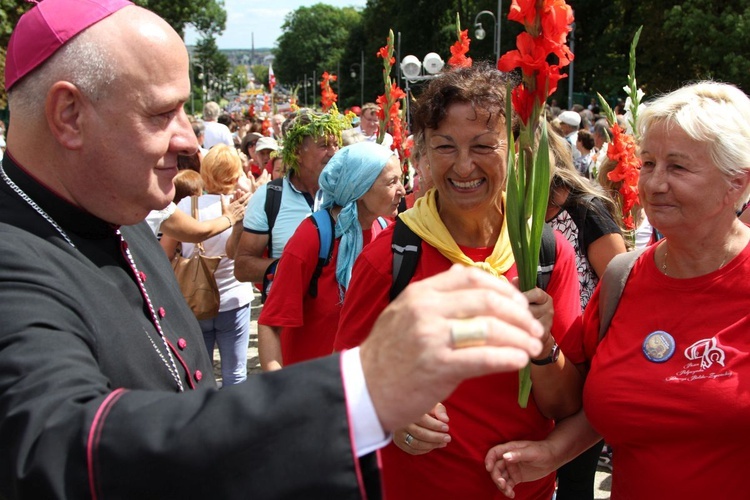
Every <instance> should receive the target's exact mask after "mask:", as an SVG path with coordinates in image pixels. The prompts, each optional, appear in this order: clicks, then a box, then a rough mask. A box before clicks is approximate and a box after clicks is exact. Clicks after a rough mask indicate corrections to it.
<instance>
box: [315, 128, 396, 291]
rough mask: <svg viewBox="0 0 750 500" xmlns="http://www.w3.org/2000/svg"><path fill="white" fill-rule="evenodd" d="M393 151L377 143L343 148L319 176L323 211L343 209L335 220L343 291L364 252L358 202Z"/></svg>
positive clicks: (338, 267) (360, 143)
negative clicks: (335, 207)
mask: <svg viewBox="0 0 750 500" xmlns="http://www.w3.org/2000/svg"><path fill="white" fill-rule="evenodd" d="M392 156H393V151H391V150H390V149H388V148H386V147H384V146H381V145H380V144H376V143H374V142H368V141H364V142H358V143H356V144H352V145H350V146H347V147H345V148H342V149H340V150H339V151H338V152H337V153H336V154H335V155H333V158H331V159H330V160H329V161H328V164H327V165H326V166H325V168H324V169H323V172H321V174H320V180H319V182H320V189H321V191H322V192H323V202H322V204H321V206H320V209H321V210H326V209H329V208H331V207H332V206H334V205H338V206H340V207H342V209H341V212H340V213H339V217H338V219H337V220H336V238H338V237H341V243H339V254H338V259H337V261H336V281H338V283H339V285H340V286H341V287H342V291H343V290H345V289H346V288H347V287H348V286H349V281H350V280H351V279H352V267H353V266H354V260H355V259H356V258H357V256H358V255H359V254H360V252H362V228H361V227H360V225H359V214H358V212H357V200H358V199H360V198H361V197H362V196H364V194H365V193H367V191H369V190H370V188H371V187H372V185H373V184H374V183H375V179H377V178H378V176H379V175H380V172H382V171H383V168H385V165H386V163H388V160H390V158H391V157H392Z"/></svg>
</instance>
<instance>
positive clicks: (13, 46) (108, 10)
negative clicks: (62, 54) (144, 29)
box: [5, 0, 133, 91]
mask: <svg viewBox="0 0 750 500" xmlns="http://www.w3.org/2000/svg"><path fill="white" fill-rule="evenodd" d="M128 5H133V3H132V2H130V1H129V0H44V1H41V2H39V3H37V4H36V5H35V6H34V7H32V9H31V10H29V11H28V12H26V13H25V14H24V15H23V16H21V19H19V21H18V24H16V27H15V29H14V30H13V33H12V34H11V36H10V41H9V42H8V51H7V54H6V60H5V90H6V91H7V90H10V88H11V87H12V86H13V85H14V84H15V83H16V82H18V81H19V80H20V79H21V78H23V77H24V76H26V75H27V74H28V73H30V72H32V71H33V70H35V69H36V68H37V67H39V66H40V65H42V64H43V63H44V62H45V61H46V60H47V59H49V58H50V57H51V56H52V54H54V53H55V52H56V51H57V49H59V48H60V47H62V46H63V45H65V43H66V42H67V41H68V40H70V39H71V38H73V37H74V36H76V35H77V34H79V33H80V32H82V31H83V30H85V29H86V28H88V27H90V26H92V25H94V24H96V23H98V22H99V21H101V20H102V19H104V18H105V17H107V16H109V15H110V14H113V13H115V12H117V11H118V10H120V9H122V8H123V7H127V6H128Z"/></svg>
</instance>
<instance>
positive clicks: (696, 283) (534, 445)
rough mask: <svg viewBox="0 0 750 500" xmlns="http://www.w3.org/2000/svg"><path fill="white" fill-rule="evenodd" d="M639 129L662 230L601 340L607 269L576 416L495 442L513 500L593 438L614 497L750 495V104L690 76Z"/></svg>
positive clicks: (498, 472)
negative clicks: (538, 438)
mask: <svg viewBox="0 0 750 500" xmlns="http://www.w3.org/2000/svg"><path fill="white" fill-rule="evenodd" d="M637 128H638V130H639V131H640V134H641V135H640V137H641V139H640V152H639V154H640V158H641V161H642V168H641V174H640V180H639V182H638V190H639V193H640V202H641V205H642V206H643V208H644V210H645V212H646V215H647V216H648V219H649V221H651V223H652V224H653V226H654V227H655V228H656V229H658V230H659V231H660V232H661V233H662V234H663V235H664V236H665V238H664V239H663V240H661V241H659V242H658V243H657V244H654V245H652V246H650V247H648V248H647V249H646V250H645V251H644V252H643V253H641V254H637V259H635V260H634V263H633V266H632V269H631V270H630V274H629V277H627V281H625V282H624V289H623V291H622V294H621V296H620V297H619V302H618V303H617V309H616V311H615V313H614V316H612V318H611V321H610V322H609V323H608V325H609V326H608V328H607V329H606V331H605V332H604V333H605V335H604V336H603V338H601V339H600V332H599V330H600V323H601V318H602V316H601V315H600V309H599V302H600V298H601V296H603V293H602V290H603V287H604V286H606V285H607V283H608V278H610V279H611V277H610V274H609V271H608V274H605V276H604V278H603V280H602V282H601V283H600V287H599V288H598V289H597V291H596V292H595V293H594V295H593V297H592V299H591V302H590V305H589V307H588V309H587V310H586V314H585V318H584V346H585V352H586V354H587V357H588V358H589V359H590V360H591V361H590V364H591V369H590V372H589V374H588V378H587V380H586V387H585V391H584V410H585V413H584V412H583V411H582V412H580V413H579V414H578V415H576V416H574V417H572V418H570V419H568V420H567V421H564V422H562V423H561V424H560V425H559V426H558V427H557V428H556V429H555V431H554V432H553V433H552V434H551V435H550V436H549V438H548V439H547V440H545V441H542V442H541V443H540V442H529V441H522V442H514V443H506V444H504V445H501V446H498V447H496V448H494V449H492V450H490V452H489V454H488V456H487V467H488V470H490V471H491V474H492V477H493V479H494V480H495V481H496V482H497V484H498V486H499V487H500V488H501V489H502V490H503V491H505V492H506V493H508V494H509V495H512V490H513V488H514V487H517V485H518V482H519V481H523V480H531V479H534V478H536V477H540V476H544V475H546V473H547V471H548V470H552V469H554V468H555V467H557V466H558V465H559V464H560V463H562V462H565V461H567V460H570V458H572V457H573V456H575V454H576V453H578V452H580V451H581V450H582V449H584V448H585V447H587V446H589V445H591V444H592V443H593V442H594V441H596V440H598V439H599V436H598V434H601V436H603V437H604V439H605V440H606V442H607V443H608V444H610V445H611V446H612V449H613V475H612V498H613V499H625V498H637V499H639V500H640V499H643V500H652V499H653V500H656V499H664V498H718V497H720V498H747V479H746V477H745V469H746V463H747V450H748V448H749V447H750V387H749V386H748V375H750V356H749V355H748V353H749V352H750V336H748V325H750V316H749V315H748V309H747V307H745V306H746V304H747V303H748V302H749V301H750V281H748V279H747V276H748V274H750V245H749V243H750V228H749V227H748V226H746V225H745V224H743V223H742V222H741V221H740V220H738V218H737V216H736V210H737V209H738V208H739V207H740V206H741V204H742V202H743V201H744V200H745V199H746V197H747V194H748V190H749V188H750V99H748V97H747V96H746V95H745V94H744V93H743V92H742V91H740V90H739V89H737V88H736V87H733V86H731V85H727V84H720V83H714V82H701V83H697V84H692V85H689V86H687V87H684V88H682V89H679V90H677V91H674V92H672V93H671V94H668V95H666V96H664V97H661V98H659V99H657V100H655V101H652V102H651V103H650V104H649V106H648V107H647V108H646V110H645V111H643V112H642V114H641V115H640V117H639V120H638V124H637ZM631 255H633V254H626V255H623V256H622V257H626V256H631ZM620 258H621V257H617V258H616V261H617V260H619V259H620ZM602 302H604V301H603V300H602ZM605 324H606V323H605ZM589 422H590V424H589ZM594 429H595V430H594Z"/></svg>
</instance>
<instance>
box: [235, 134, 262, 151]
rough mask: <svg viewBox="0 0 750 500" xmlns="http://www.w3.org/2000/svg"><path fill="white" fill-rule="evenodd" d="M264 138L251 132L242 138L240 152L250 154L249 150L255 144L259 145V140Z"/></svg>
mask: <svg viewBox="0 0 750 500" xmlns="http://www.w3.org/2000/svg"><path fill="white" fill-rule="evenodd" d="M261 137H263V136H262V135H261V134H259V133H258V132H250V133H248V134H245V137H243V138H242V142H241V143H240V151H242V152H243V153H245V154H248V152H247V150H248V149H250V148H251V147H253V145H254V144H257V142H258V139H260V138H261Z"/></svg>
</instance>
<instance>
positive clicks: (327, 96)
mask: <svg viewBox="0 0 750 500" xmlns="http://www.w3.org/2000/svg"><path fill="white" fill-rule="evenodd" d="M336 79H337V77H336V75H332V74H330V73H328V71H324V72H323V74H322V75H321V80H320V90H321V92H320V105H321V107H322V108H323V112H327V111H328V110H329V109H330V108H331V106H333V103H335V102H336V101H337V100H338V98H339V97H338V96H337V95H336V93H335V92H334V91H333V89H332V88H331V82H335V81H336Z"/></svg>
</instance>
